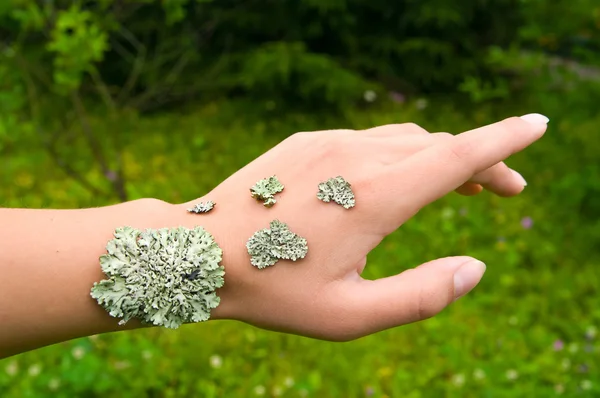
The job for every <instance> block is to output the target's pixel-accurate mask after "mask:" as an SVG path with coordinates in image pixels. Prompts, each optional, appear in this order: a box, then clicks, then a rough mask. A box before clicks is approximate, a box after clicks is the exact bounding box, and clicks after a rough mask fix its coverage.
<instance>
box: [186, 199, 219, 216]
mask: <svg viewBox="0 0 600 398" xmlns="http://www.w3.org/2000/svg"><path fill="white" fill-rule="evenodd" d="M215 204H216V203H215V202H213V201H212V200H209V201H208V202H200V203H198V204H195V205H194V207H192V208H190V209H187V211H188V212H190V213H196V214H201V213H208V212H209V211H211V210H212V209H214V207H215Z"/></svg>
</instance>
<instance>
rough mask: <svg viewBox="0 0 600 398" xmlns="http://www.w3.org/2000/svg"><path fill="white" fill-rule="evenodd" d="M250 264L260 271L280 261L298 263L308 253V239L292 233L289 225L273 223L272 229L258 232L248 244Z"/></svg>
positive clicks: (278, 222) (274, 221)
mask: <svg viewBox="0 0 600 398" xmlns="http://www.w3.org/2000/svg"><path fill="white" fill-rule="evenodd" d="M246 248H247V249H248V254H250V263H251V264H252V265H254V266H255V267H257V268H259V269H263V268H267V267H270V266H271V265H274V264H275V263H276V262H277V261H279V260H292V261H296V260H298V259H300V258H304V257H305V256H306V253H308V245H307V243H306V239H304V238H302V237H301V236H299V235H296V234H295V233H293V232H291V231H290V230H289V228H288V226H287V224H285V223H282V222H280V221H279V220H273V221H271V224H270V228H265V229H261V230H259V231H256V232H255V233H254V235H252V237H250V239H248V242H247V243H246Z"/></svg>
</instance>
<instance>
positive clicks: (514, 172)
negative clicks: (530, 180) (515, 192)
mask: <svg viewBox="0 0 600 398" xmlns="http://www.w3.org/2000/svg"><path fill="white" fill-rule="evenodd" d="M510 171H512V173H513V174H514V175H515V177H517V179H518V180H519V182H520V183H521V184H523V186H524V187H526V186H527V181H525V179H524V178H523V176H522V175H521V174H520V173H519V172H518V171H515V170H513V169H511V170H510Z"/></svg>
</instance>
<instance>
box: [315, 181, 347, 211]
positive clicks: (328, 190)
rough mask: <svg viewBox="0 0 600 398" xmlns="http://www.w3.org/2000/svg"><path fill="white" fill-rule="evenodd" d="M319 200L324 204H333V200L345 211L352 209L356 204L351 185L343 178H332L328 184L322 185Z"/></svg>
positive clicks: (320, 185)
mask: <svg viewBox="0 0 600 398" xmlns="http://www.w3.org/2000/svg"><path fill="white" fill-rule="evenodd" d="M317 198H319V199H320V200H322V201H323V202H331V201H332V200H333V201H334V202H335V203H337V204H338V205H341V206H343V207H344V208H345V209H350V208H351V207H354V205H355V204H356V200H355V198H354V193H353V192H352V188H351V187H350V183H349V182H348V181H346V180H344V178H343V177H341V176H338V177H335V178H330V179H328V180H327V181H326V182H322V183H320V184H319V192H318V193H317Z"/></svg>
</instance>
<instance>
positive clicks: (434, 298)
mask: <svg viewBox="0 0 600 398" xmlns="http://www.w3.org/2000/svg"><path fill="white" fill-rule="evenodd" d="M446 305H447V301H446V297H440V294H439V293H438V292H431V291H428V290H425V289H421V291H420V292H419V294H418V295H417V297H416V299H415V301H414V303H413V308H414V310H413V314H414V315H413V318H414V320H423V319H429V318H432V317H433V316H435V315H437V314H439V313H440V311H442V310H443V309H444V308H445V307H446Z"/></svg>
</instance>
